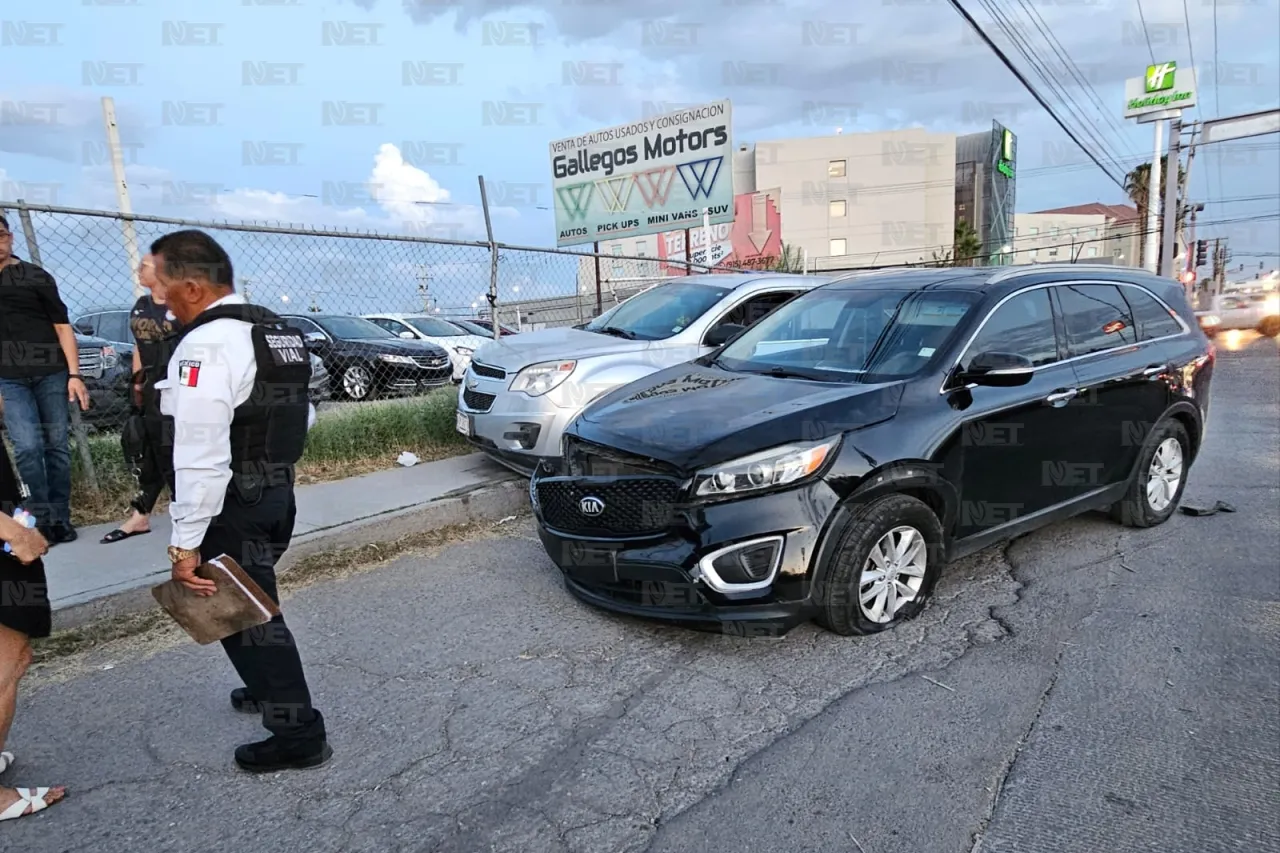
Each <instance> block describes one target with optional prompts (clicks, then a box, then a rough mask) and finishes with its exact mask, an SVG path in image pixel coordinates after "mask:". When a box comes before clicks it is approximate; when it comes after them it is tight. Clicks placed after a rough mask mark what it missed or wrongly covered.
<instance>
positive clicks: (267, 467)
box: [231, 462, 295, 506]
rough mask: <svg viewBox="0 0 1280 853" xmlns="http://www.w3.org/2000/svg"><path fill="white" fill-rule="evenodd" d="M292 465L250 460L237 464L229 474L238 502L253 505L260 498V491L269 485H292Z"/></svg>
mask: <svg viewBox="0 0 1280 853" xmlns="http://www.w3.org/2000/svg"><path fill="white" fill-rule="evenodd" d="M294 477H295V471H294V466H293V465H290V464H284V463H273V462H251V463H245V464H243V465H240V466H237V467H236V468H235V469H234V470H233V472H232V475H231V487H232V488H233V489H235V490H236V494H237V496H239V498H240V502H241V503H243V504H244V505H245V506H255V505H256V504H257V503H258V501H260V500H262V493H263V491H264V490H265V489H267V488H268V487H271V486H290V485H293V481H294Z"/></svg>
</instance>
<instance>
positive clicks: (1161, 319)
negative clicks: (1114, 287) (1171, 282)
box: [1120, 287, 1182, 341]
mask: <svg viewBox="0 0 1280 853" xmlns="http://www.w3.org/2000/svg"><path fill="white" fill-rule="evenodd" d="M1120 292H1121V293H1123V294H1124V299H1125V301H1126V302H1128V303H1129V308H1130V309H1131V310H1132V312H1133V319H1134V320H1135V321H1136V322H1137V324H1138V339H1139V340H1142V341H1149V340H1151V339H1152V338H1163V337H1165V336H1167V335H1176V334H1178V333H1179V332H1181V331H1182V326H1180V325H1178V321H1177V320H1175V319H1174V318H1173V315H1172V314H1170V313H1169V312H1170V309H1168V308H1165V307H1164V306H1163V305H1161V304H1160V300H1158V299H1156V298H1155V297H1154V296H1152V295H1151V294H1150V293H1147V292H1146V291H1145V290H1142V289H1140V288H1137V287H1125V288H1122V289H1121V291H1120Z"/></svg>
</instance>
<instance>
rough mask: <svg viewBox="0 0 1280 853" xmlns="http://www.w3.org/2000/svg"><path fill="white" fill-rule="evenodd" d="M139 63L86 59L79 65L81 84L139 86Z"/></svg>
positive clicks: (140, 66)
mask: <svg viewBox="0 0 1280 853" xmlns="http://www.w3.org/2000/svg"><path fill="white" fill-rule="evenodd" d="M143 67H144V66H143V64H142V63H141V62H106V61H103V60H89V59H86V60H85V61H84V62H83V63H81V66H80V68H81V75H80V76H81V82H82V83H83V84H84V85H86V86H141V85H142V80H141V74H142V69H143Z"/></svg>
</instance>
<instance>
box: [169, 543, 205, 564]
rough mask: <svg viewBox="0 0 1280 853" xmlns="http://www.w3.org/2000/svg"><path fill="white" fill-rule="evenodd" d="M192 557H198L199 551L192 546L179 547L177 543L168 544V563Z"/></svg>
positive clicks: (179, 561)
mask: <svg viewBox="0 0 1280 853" xmlns="http://www.w3.org/2000/svg"><path fill="white" fill-rule="evenodd" d="M192 557H195V558H197V559H199V557H200V552H199V551H197V550H195V549H194V548H179V547H178V546H177V545H170V546H169V562H170V563H181V562H182V561H183V560H190V559H191V558H192Z"/></svg>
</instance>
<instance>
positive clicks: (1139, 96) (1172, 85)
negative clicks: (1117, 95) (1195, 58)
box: [1124, 62, 1196, 118]
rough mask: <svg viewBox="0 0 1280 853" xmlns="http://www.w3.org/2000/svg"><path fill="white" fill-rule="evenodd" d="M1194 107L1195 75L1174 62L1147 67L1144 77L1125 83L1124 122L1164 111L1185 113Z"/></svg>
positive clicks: (1134, 78) (1191, 70)
mask: <svg viewBox="0 0 1280 853" xmlns="http://www.w3.org/2000/svg"><path fill="white" fill-rule="evenodd" d="M1195 105H1196V75H1195V71H1194V69H1190V68H1179V67H1178V63H1176V62H1161V63H1157V64H1155V65H1148V66H1147V72H1146V73H1145V74H1144V75H1142V76H1141V77H1131V78H1129V79H1128V80H1126V81H1125V85H1124V117H1125V118H1139V117H1141V116H1145V115H1150V114H1152V113H1162V112H1164V111H1165V110H1184V109H1189V108H1190V107H1194V106H1195ZM1153 118H1154V116H1153Z"/></svg>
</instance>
